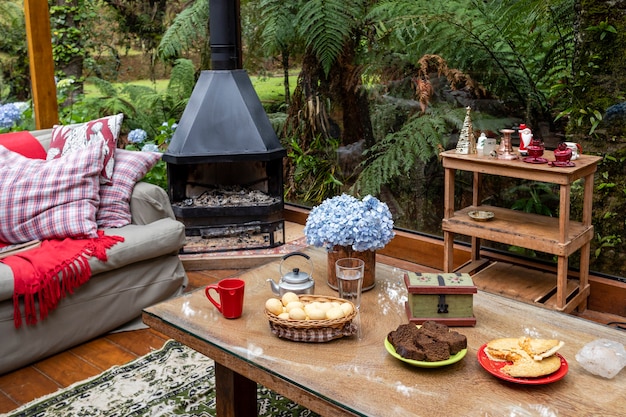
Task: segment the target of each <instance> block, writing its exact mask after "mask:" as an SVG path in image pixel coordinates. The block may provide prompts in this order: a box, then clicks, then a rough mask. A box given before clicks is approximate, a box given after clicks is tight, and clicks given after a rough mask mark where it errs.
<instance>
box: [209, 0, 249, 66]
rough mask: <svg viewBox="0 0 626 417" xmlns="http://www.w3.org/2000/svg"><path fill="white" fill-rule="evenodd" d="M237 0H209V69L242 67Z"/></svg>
mask: <svg viewBox="0 0 626 417" xmlns="http://www.w3.org/2000/svg"><path fill="white" fill-rule="evenodd" d="M239 12H240V5H239V0H209V31H210V46H211V69H213V70H232V69H240V68H243V63H242V58H241V20H240V13H239Z"/></svg>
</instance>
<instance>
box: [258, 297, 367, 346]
mask: <svg viewBox="0 0 626 417" xmlns="http://www.w3.org/2000/svg"><path fill="white" fill-rule="evenodd" d="M314 301H319V302H332V301H337V302H339V303H350V304H352V303H351V302H350V301H347V300H344V299H341V298H337V297H331V296H321V295H300V302H302V303H303V304H305V305H306V304H309V303H312V302H314ZM356 314H357V312H356V308H355V307H354V304H352V313H350V314H349V315H348V316H346V317H342V318H340V319H333V320H285V319H281V318H278V316H276V315H274V314H272V313H270V312H269V311H267V310H265V316H266V317H267V319H268V320H269V324H270V329H271V331H272V333H274V334H275V335H276V336H278V337H280V338H284V339H289V340H294V341H297V342H327V341H329V340H333V339H338V338H340V337H344V336H351V335H353V334H355V333H356V326H355V325H354V324H353V323H352V320H353V319H354V317H356Z"/></svg>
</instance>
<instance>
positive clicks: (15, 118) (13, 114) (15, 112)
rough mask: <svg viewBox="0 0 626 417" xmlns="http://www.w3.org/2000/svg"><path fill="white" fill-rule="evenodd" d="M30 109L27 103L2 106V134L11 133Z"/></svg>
mask: <svg viewBox="0 0 626 417" xmlns="http://www.w3.org/2000/svg"><path fill="white" fill-rule="evenodd" d="M26 107H28V106H27V105H26V103H7V104H2V105H0V132H4V131H9V130H10V129H11V128H12V127H14V126H15V125H17V123H18V122H19V121H20V119H21V118H22V113H23V112H24V110H25V108H26Z"/></svg>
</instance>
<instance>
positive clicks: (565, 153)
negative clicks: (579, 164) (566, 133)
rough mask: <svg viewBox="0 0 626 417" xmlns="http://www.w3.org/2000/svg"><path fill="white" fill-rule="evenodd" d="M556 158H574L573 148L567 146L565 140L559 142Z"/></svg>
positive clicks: (560, 159) (555, 151)
mask: <svg viewBox="0 0 626 417" xmlns="http://www.w3.org/2000/svg"><path fill="white" fill-rule="evenodd" d="M554 159H555V160H556V162H569V161H570V159H572V150H571V149H570V148H568V147H567V144H566V143H565V142H559V144H558V145H557V147H556V149H555V150H554Z"/></svg>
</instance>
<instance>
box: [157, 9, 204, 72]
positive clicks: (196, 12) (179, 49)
mask: <svg viewBox="0 0 626 417" xmlns="http://www.w3.org/2000/svg"><path fill="white" fill-rule="evenodd" d="M208 21H209V0H196V1H194V2H192V3H191V5H190V6H189V7H187V8H185V9H184V10H183V11H182V12H180V13H179V14H178V15H177V16H176V17H175V18H174V21H173V22H172V25H171V26H170V27H169V28H168V29H167V31H166V32H165V34H164V35H163V38H161V42H160V43H159V46H158V48H157V56H158V57H159V58H160V59H163V60H169V59H173V58H178V57H180V56H181V55H182V53H183V51H185V50H187V49H190V48H191V46H192V44H193V42H194V41H196V40H198V39H206V38H207V36H208V23H207V22H208Z"/></svg>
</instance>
